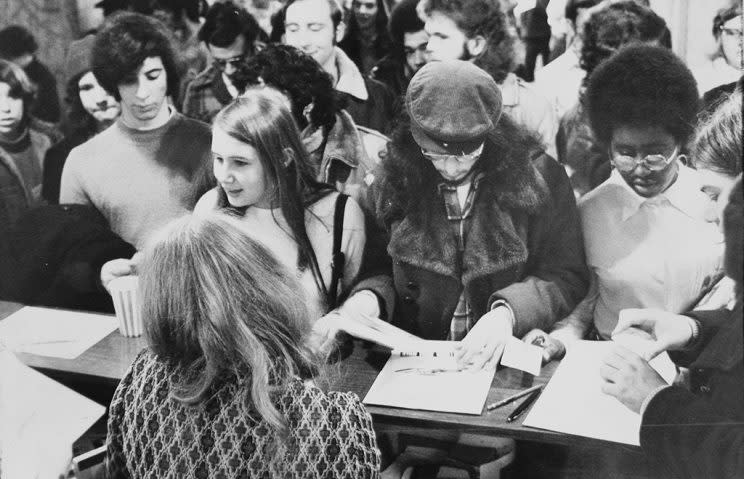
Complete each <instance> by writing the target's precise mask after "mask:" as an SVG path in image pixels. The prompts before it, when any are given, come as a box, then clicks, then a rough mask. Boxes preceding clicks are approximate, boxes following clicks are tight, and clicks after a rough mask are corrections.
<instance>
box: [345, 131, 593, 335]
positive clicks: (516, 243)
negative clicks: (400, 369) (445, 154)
mask: <svg viewBox="0 0 744 479" xmlns="http://www.w3.org/2000/svg"><path fill="white" fill-rule="evenodd" d="M488 153H489V144H488V143H486V148H485V149H484V152H483V154H484V155H487V154H488ZM531 157H532V158H533V159H532V160H531V164H530V163H528V164H522V163H524V162H526V161H530V160H527V159H525V160H515V159H512V158H500V159H499V164H500V165H501V166H500V167H499V170H497V174H496V175H493V176H492V177H491V178H490V179H489V180H488V181H482V182H481V183H482V184H481V185H480V186H479V189H478V193H477V196H476V199H475V205H474V207H473V208H474V209H473V217H472V222H471V226H470V230H469V233H468V238H467V242H466V245H465V251H464V253H463V259H462V264H463V267H462V271H460V270H459V268H458V266H457V263H458V261H457V246H456V243H455V236H454V233H453V232H452V230H451V226H450V224H449V223H448V221H447V217H446V213H445V209H444V204H443V201H442V199H441V197H440V196H439V195H438V193H437V192H436V189H434V188H432V189H430V190H432V191H430V192H421V194H422V195H426V198H424V199H423V201H421V202H420V203H419V204H421V205H422V206H421V208H422V210H421V211H415V212H413V213H409V214H407V215H405V217H403V219H402V220H399V221H395V222H394V223H393V224H392V225H388V226H387V230H388V231H387V232H386V233H385V234H383V233H378V234H375V233H374V232H370V233H368V248H369V250H368V251H369V254H368V257H367V258H366V261H365V264H364V268H365V269H366V270H365V271H363V272H362V274H361V276H360V277H362V278H364V279H362V280H361V281H360V283H359V284H358V285H357V286H356V287H355V290H361V289H370V290H372V291H374V292H375V293H376V294H377V295H378V297H379V298H380V299H381V300H382V302H383V303H384V306H383V316H386V317H387V318H388V319H390V320H391V321H392V322H393V323H396V324H397V325H399V326H400V327H402V328H403V329H405V330H407V331H410V332H412V333H414V334H416V335H418V336H420V337H422V338H425V339H439V340H442V339H446V337H447V334H448V332H449V327H450V322H451V319H452V314H453V312H454V310H455V307H456V306H457V302H458V298H459V297H460V293H461V291H462V289H463V286H464V288H466V289H467V290H468V291H469V297H470V305H471V307H472V308H473V312H474V318H475V319H476V320H477V319H478V318H480V317H481V316H482V315H483V314H484V313H486V312H487V311H488V308H489V306H490V304H491V303H492V302H493V301H494V300H496V299H505V300H506V301H507V302H508V303H509V305H510V306H511V307H512V309H513V310H514V314H515V317H516V325H515V329H514V335H515V336H518V337H519V336H521V335H523V334H525V333H526V332H527V331H529V330H530V329H532V328H550V326H551V325H552V324H553V323H554V322H555V321H556V320H558V319H560V318H562V317H564V316H565V315H566V314H568V313H569V312H570V311H571V310H572V309H573V307H574V306H575V305H576V303H577V302H578V301H579V300H581V299H582V298H583V296H584V295H585V294H586V289H587V284H588V270H587V267H586V264H585V260H584V248H583V240H582V235H581V228H580V225H579V217H578V213H577V210H576V203H575V200H574V196H573V193H572V191H571V186H570V184H569V181H568V178H567V177H566V173H565V171H564V170H563V168H562V167H561V166H560V165H559V164H558V163H557V162H556V161H555V160H553V159H552V158H550V157H549V156H547V155H545V154H544V153H542V152H540V151H536V152H535V153H534V154H533V155H532V156H531ZM481 161H482V160H481ZM371 194H372V195H373V196H374V195H378V196H379V193H376V192H375V189H374V184H373V191H372V193H371ZM374 201H375V204H380V201H384V198H375V200H374ZM381 238H384V239H382V240H381ZM381 245H385V246H381ZM385 249H386V251H385ZM370 271H374V272H375V273H379V274H371V273H370Z"/></svg>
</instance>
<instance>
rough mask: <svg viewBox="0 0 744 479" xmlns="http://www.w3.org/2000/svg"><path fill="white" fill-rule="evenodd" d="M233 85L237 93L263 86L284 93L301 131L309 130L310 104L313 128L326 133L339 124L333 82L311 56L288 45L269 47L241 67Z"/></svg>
mask: <svg viewBox="0 0 744 479" xmlns="http://www.w3.org/2000/svg"><path fill="white" fill-rule="evenodd" d="M232 81H233V84H234V85H235V87H236V88H237V89H238V91H242V90H244V89H245V88H246V87H248V86H250V85H256V84H259V83H261V82H263V83H265V84H266V85H269V86H272V87H274V88H276V89H278V90H281V91H282V92H284V94H286V95H287V96H288V97H289V99H290V101H291V102H292V115H293V116H294V118H295V121H297V124H298V125H299V126H300V128H304V127H306V126H307V119H306V118H305V116H304V115H303V110H304V109H305V107H306V106H307V105H309V104H310V103H313V109H312V110H311V111H310V121H311V123H312V124H313V126H315V127H323V128H325V129H326V130H327V129H330V128H331V127H332V126H333V125H334V123H335V122H336V113H337V112H338V110H339V109H340V104H339V100H338V97H337V93H336V90H335V89H334V87H333V79H332V78H331V76H330V75H329V74H328V73H327V72H326V71H325V70H323V67H321V66H320V65H319V64H318V62H316V61H315V60H314V59H313V58H312V57H311V56H309V55H307V54H305V53H303V52H302V51H300V50H298V49H296V48H294V47H291V46H289V45H268V46H267V47H266V48H264V49H263V50H261V51H259V52H258V53H257V54H256V55H254V56H253V57H251V58H250V59H248V60H247V61H246V62H245V63H244V64H243V65H241V66H240V67H238V70H237V71H236V72H235V75H234V76H233V78H232Z"/></svg>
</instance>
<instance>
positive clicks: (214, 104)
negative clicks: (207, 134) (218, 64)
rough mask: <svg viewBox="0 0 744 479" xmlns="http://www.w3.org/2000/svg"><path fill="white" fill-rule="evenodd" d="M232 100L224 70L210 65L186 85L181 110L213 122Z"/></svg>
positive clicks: (201, 119) (196, 117) (192, 116)
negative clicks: (221, 70) (224, 78)
mask: <svg viewBox="0 0 744 479" xmlns="http://www.w3.org/2000/svg"><path fill="white" fill-rule="evenodd" d="M232 100H233V97H232V95H230V92H228V91H227V86H226V85H225V82H224V81H223V79H222V72H220V71H219V70H218V69H217V68H215V67H214V65H210V66H209V67H207V69H206V70H204V71H203V72H201V73H200V74H199V75H197V77H196V78H194V79H193V80H191V82H190V83H189V84H188V86H187V87H186V93H185V94H184V98H183V105H182V106H181V110H182V112H183V114H184V115H186V116H188V117H189V118H194V119H195V120H199V121H203V122H204V123H209V124H211V123H212V119H213V118H214V117H215V116H217V113H219V111H220V110H221V109H222V108H223V107H224V106H225V105H227V104H228V103H230V102H231V101H232Z"/></svg>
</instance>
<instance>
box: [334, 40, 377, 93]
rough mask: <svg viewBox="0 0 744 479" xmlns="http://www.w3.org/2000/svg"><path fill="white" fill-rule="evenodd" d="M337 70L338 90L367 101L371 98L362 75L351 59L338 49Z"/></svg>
mask: <svg viewBox="0 0 744 479" xmlns="http://www.w3.org/2000/svg"><path fill="white" fill-rule="evenodd" d="M336 68H337V69H338V81H336V90H338V91H340V92H343V93H348V94H349V95H351V96H353V97H354V98H358V99H359V100H362V101H366V100H367V98H369V93H367V87H366V86H365V85H364V77H363V76H362V73H361V72H360V71H359V68H357V66H356V65H355V64H354V62H353V61H351V58H349V56H348V55H347V54H346V53H345V52H344V51H343V50H341V49H340V48H338V47H336Z"/></svg>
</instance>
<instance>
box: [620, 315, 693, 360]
mask: <svg viewBox="0 0 744 479" xmlns="http://www.w3.org/2000/svg"><path fill="white" fill-rule="evenodd" d="M691 321H693V320H692V319H691V318H689V317H687V316H682V315H679V314H674V313H669V312H667V311H663V310H660V309H650V308H647V309H635V308H629V309H624V310H622V311H620V317H619V319H618V322H617V326H616V327H615V330H614V331H612V336H616V335H618V334H620V333H622V332H623V331H626V330H628V329H630V328H638V329H641V330H643V331H645V332H647V333H649V334H651V336H652V337H653V338H654V346H653V348H652V349H651V350H650V352H649V356H648V357H647V358H646V359H651V358H653V357H655V356H656V355H658V354H659V353H661V352H662V351H667V350H674V349H682V348H684V347H685V345H687V343H688V342H689V341H690V338H691V337H692V328H691V327H690V322H691Z"/></svg>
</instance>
